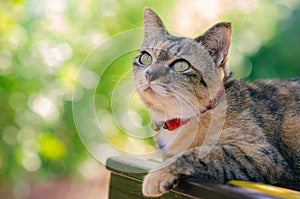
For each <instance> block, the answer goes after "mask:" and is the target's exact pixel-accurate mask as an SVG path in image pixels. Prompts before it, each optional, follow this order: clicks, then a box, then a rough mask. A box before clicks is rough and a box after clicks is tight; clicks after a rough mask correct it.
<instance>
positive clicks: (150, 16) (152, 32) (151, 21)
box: [144, 8, 167, 38]
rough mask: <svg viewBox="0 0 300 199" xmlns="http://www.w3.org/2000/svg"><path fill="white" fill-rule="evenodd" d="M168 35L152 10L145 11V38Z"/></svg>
mask: <svg viewBox="0 0 300 199" xmlns="http://www.w3.org/2000/svg"><path fill="white" fill-rule="evenodd" d="M162 34H167V30H166V28H165V26H164V24H163V22H162V20H161V19H160V18H159V16H158V15H157V14H156V13H155V12H154V11H153V10H151V9H150V8H145V9H144V36H145V38H152V37H157V36H160V35H162Z"/></svg>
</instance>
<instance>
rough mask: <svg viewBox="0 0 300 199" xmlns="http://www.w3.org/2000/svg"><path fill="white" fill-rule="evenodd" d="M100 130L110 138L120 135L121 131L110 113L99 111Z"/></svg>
mask: <svg viewBox="0 0 300 199" xmlns="http://www.w3.org/2000/svg"><path fill="white" fill-rule="evenodd" d="M98 118H99V124H100V128H101V130H102V131H103V133H104V134H105V135H107V136H109V137H113V136H116V135H118V133H119V129H118V128H117V127H116V125H115V122H114V119H113V117H112V115H111V114H110V113H109V112H108V111H98Z"/></svg>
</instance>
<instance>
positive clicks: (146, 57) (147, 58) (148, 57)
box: [139, 52, 152, 66]
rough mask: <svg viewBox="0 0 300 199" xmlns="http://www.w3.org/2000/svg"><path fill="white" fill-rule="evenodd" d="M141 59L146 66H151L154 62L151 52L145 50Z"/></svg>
mask: <svg viewBox="0 0 300 199" xmlns="http://www.w3.org/2000/svg"><path fill="white" fill-rule="evenodd" d="M139 61H140V63H141V64H143V65H144V66H149V65H150V64H151V63H152V57H151V55H150V54H149V53H147V52H143V53H142V54H141V56H140V59H139Z"/></svg>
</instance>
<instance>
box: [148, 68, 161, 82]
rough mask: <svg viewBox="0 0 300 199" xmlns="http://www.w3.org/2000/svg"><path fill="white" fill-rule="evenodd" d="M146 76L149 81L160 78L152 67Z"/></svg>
mask: <svg viewBox="0 0 300 199" xmlns="http://www.w3.org/2000/svg"><path fill="white" fill-rule="evenodd" d="M145 77H146V79H147V81H148V82H151V81H154V80H156V79H157V78H158V74H157V73H156V72H154V71H153V70H151V69H150V70H147V71H146V73H145Z"/></svg>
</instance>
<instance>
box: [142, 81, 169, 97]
mask: <svg viewBox="0 0 300 199" xmlns="http://www.w3.org/2000/svg"><path fill="white" fill-rule="evenodd" d="M140 89H141V90H142V91H143V92H146V93H152V94H154V93H155V94H159V95H166V94H167V93H168V91H167V90H166V88H165V87H163V86H162V85H160V84H157V83H146V84H143V85H141V86H140Z"/></svg>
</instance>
